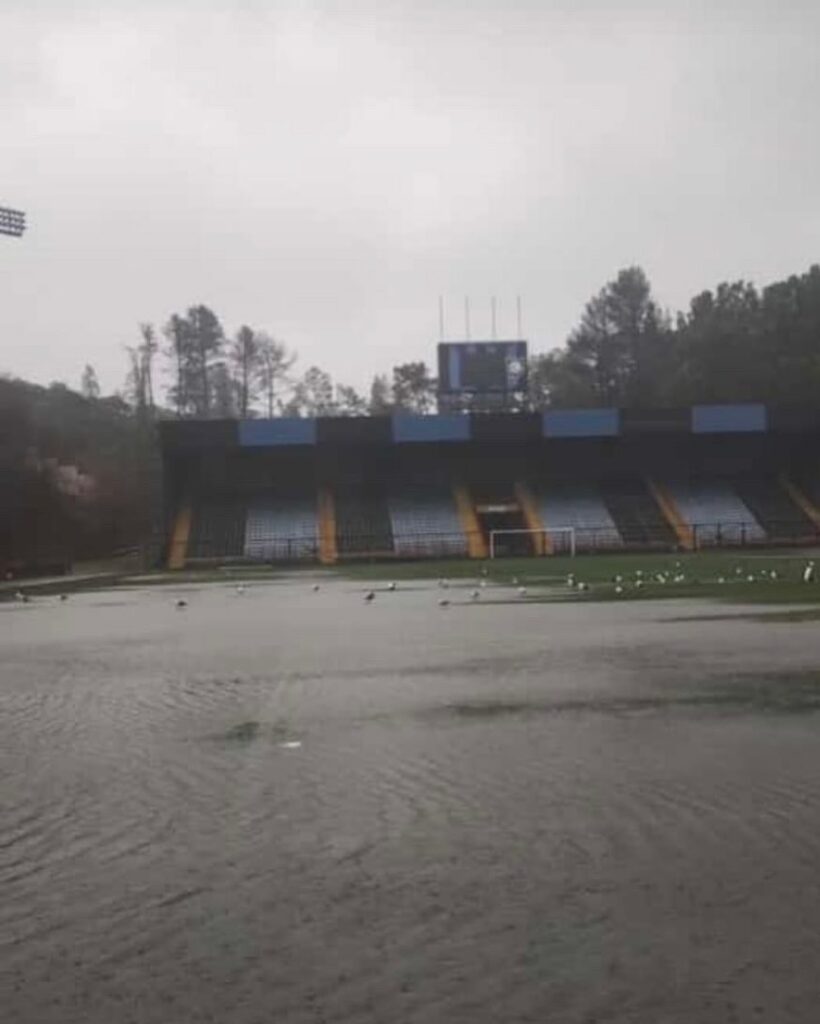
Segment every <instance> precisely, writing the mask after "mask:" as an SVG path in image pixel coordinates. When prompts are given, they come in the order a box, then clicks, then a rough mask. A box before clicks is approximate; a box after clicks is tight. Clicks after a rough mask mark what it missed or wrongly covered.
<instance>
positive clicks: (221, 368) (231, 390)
mask: <svg viewBox="0 0 820 1024" xmlns="http://www.w3.org/2000/svg"><path fill="white" fill-rule="evenodd" d="M210 378H211V409H212V412H213V415H214V416H215V417H217V419H223V420H227V419H233V418H234V417H235V416H236V415H237V412H238V408H239V394H238V387H237V382H236V380H234V378H233V377H232V376H231V373H230V370H229V369H228V367H227V365H226V364H225V363H224V362H220V363H214V365H213V367H212V368H211V373H210Z"/></svg>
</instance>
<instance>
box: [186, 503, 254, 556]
mask: <svg viewBox="0 0 820 1024" xmlns="http://www.w3.org/2000/svg"><path fill="white" fill-rule="evenodd" d="M244 543H245V505H244V504H243V503H242V502H239V501H200V502H195V503H194V512H193V520H192V523H191V536H190V541H189V544H188V557H189V558H240V557H241V556H242V555H243V553H244Z"/></svg>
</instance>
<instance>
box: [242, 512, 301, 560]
mask: <svg viewBox="0 0 820 1024" xmlns="http://www.w3.org/2000/svg"><path fill="white" fill-rule="evenodd" d="M318 537H319V528H318V518H317V513H316V499H315V498H313V497H303V498H294V497H286V498H264V499H257V500H255V501H253V502H252V503H251V504H250V506H249V508H248V515H247V520H246V523H245V555H246V556H247V557H248V558H255V559H263V560H265V561H272V560H276V559H300V558H312V557H314V556H315V555H316V552H317V551H318V546H319V540H318Z"/></svg>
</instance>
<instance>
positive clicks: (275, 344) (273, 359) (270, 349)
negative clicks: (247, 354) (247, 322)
mask: <svg viewBox="0 0 820 1024" xmlns="http://www.w3.org/2000/svg"><path fill="white" fill-rule="evenodd" d="M256 344H257V349H258V360H257V369H256V372H257V381H258V384H259V387H260V389H261V391H262V394H263V395H264V397H265V403H266V408H267V414H268V418H269V419H270V418H271V417H272V416H273V414H274V412H275V409H276V402H277V401H278V402H279V406H280V408H281V407H282V406H283V404H284V403H283V402H282V399H281V397H280V396H279V394H278V391H279V386H280V385H281V384H283V383H285V382H286V381H287V379H288V372H289V371H290V369H291V367H292V366H293V364H294V363H295V362H296V353H295V352H288V349H287V347H286V346H285V345H284V344H283V343H282V342H281V341H276V340H275V339H274V338H272V337H270V335H268V334H263V333H261V332H260V333H259V334H257V336H256Z"/></svg>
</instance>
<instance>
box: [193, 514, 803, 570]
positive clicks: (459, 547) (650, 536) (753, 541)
mask: <svg viewBox="0 0 820 1024" xmlns="http://www.w3.org/2000/svg"><path fill="white" fill-rule="evenodd" d="M645 533H646V536H645V537H644V539H643V540H640V541H625V540H624V539H623V538H622V537H621V535H620V534H619V533H618V532H617V530H614V529H613V528H612V527H583V526H576V527H574V537H575V550H576V552H577V553H578V554H596V553H598V554H604V553H607V552H617V551H635V552H639V551H656V552H675V551H682V550H685V548H684V547H683V546H682V545H681V544H680V542H679V541H678V540H677V539H674V540H670V537H669V533H668V531H667V530H666V529H662V530H661V529H658V530H657V531H653V530H651V529H650V528H648V527H647V529H646V531H645ZM550 536H551V537H552V538H553V539H554V540H555V539H556V537H557V536H558V535H557V533H556V530H555V529H553V531H552V533H551V534H550ZM691 536H692V548H693V549H694V550H706V549H713V548H761V547H782V546H795V547H812V546H816V545H820V529H816V528H812V527H807V526H806V524H804V523H795V522H791V521H790V522H784V523H780V524H776V523H775V524H773V523H769V524H768V529H767V531H766V533H765V534H764V533H763V532H762V531H761V529H760V527H756V526H754V525H753V524H750V523H733V522H725V523H720V522H718V523H696V524H693V525H692V526H691ZM470 539H471V537H470V535H469V534H467V533H465V532H463V531H458V532H447V533H403V534H400V535H397V536H394V537H393V541H392V547H389V548H388V547H386V544H385V540H386V538H385V535H384V533H383V532H380V533H374V534H367V533H356V534H345V543H344V544H343V545H340V546H339V560H340V561H348V560H350V561H361V560H362V559H369V558H371V559H373V560H382V559H385V560H389V559H406V560H414V559H436V558H440V559H443V558H466V557H468V550H469V541H470ZM503 540H504V538H503V537H502V538H499V542H498V544H497V551H496V557H521V556H527V555H532V556H533V557H535V551H536V545H534V544H532V543H530V542H529V541H530V539H529V538H528V537H523V538H522V537H511V538H510V542H509V544H504V543H503ZM254 548H256V549H257V550H258V551H259V552H260V554H258V555H241V556H235V555H230V554H228V553H227V552H226V551H225V550H223V551H220V550H218V547H217V545H216V544H214V545H208V544H203V543H202V541H200V542H199V544H198V547H197V553H196V557H189V559H188V562H189V564H196V563H199V562H218V561H223V562H224V561H232V562H245V563H256V564H265V563H269V564H279V563H295V562H318V560H319V543H318V541H314V540H313V539H306V538H304V537H255V538H254ZM567 554H570V550H569V545H563V544H561V543H560V541H557V540H556V542H555V543H553V544H552V551H551V552H547V553H545V554H544V555H542V556H540V557H547V558H549V557H551V556H552V555H567Z"/></svg>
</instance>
